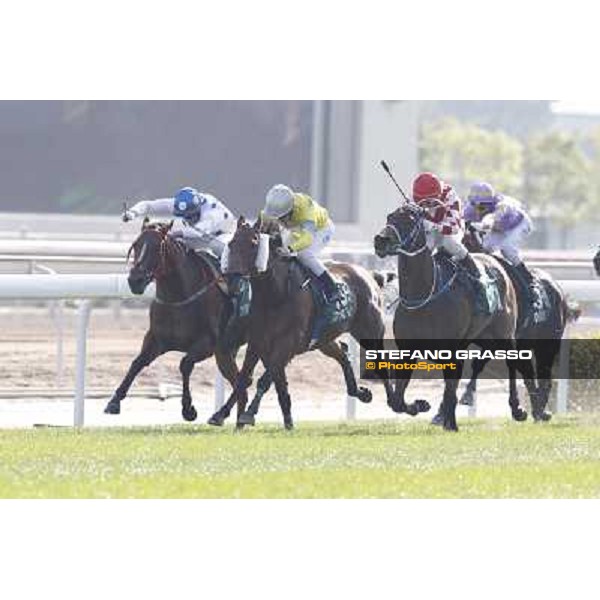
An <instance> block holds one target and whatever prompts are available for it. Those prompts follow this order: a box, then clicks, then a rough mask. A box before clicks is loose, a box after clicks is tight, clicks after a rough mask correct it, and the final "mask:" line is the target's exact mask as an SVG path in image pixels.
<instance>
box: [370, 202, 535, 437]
mask: <svg viewBox="0 0 600 600" xmlns="http://www.w3.org/2000/svg"><path fill="white" fill-rule="evenodd" d="M425 215H426V212H425V208H422V207H419V206H416V205H415V204H413V203H410V202H405V203H403V204H402V205H401V206H400V208H398V209H397V210H395V211H394V212H392V213H390V214H389V215H388V216H387V224H386V226H385V227H384V228H383V229H382V230H381V231H380V232H379V234H377V235H376V236H375V239H374V247H375V253H376V254H377V256H379V257H385V256H392V255H396V256H398V279H399V292H400V295H399V302H398V304H397V307H396V313H395V316H394V337H395V338H396V344H397V345H398V346H399V347H400V348H401V347H402V343H403V342H402V340H435V339H438V340H445V341H447V344H450V345H452V346H453V347H452V348H448V349H449V350H458V349H464V348H466V347H467V346H468V345H469V344H470V343H472V342H473V343H476V344H478V345H479V346H480V347H482V348H484V349H505V350H511V349H515V346H516V343H515V329H516V320H517V299H516V296H515V291H514V288H513V285H512V283H511V281H510V279H509V278H508V276H507V274H506V272H505V270H504V269H503V268H502V266H501V265H500V264H499V263H498V261H497V260H496V259H495V258H493V257H491V256H487V255H482V254H478V255H475V256H474V257H473V258H474V260H475V262H476V264H478V266H479V268H480V270H481V269H483V270H484V271H485V272H486V273H487V277H488V278H490V277H491V278H492V279H493V282H492V283H494V284H495V286H496V288H497V289H496V291H497V297H496V298H497V306H496V308H495V310H492V311H490V313H491V314H486V313H485V312H483V311H481V310H479V311H478V310H477V309H476V299H475V297H474V294H473V288H472V286H473V282H471V281H470V277H469V275H468V274H467V273H465V272H463V273H461V269H460V268H459V267H458V266H457V265H456V264H455V263H454V262H453V261H451V260H450V258H449V257H447V256H446V255H445V253H443V252H438V253H437V254H436V255H435V256H434V254H433V253H432V251H431V249H430V248H429V247H428V244H427V239H426V234H425V227H424V220H425ZM475 283H476V285H481V282H475ZM453 362H455V363H456V370H455V371H451V370H448V369H444V370H443V374H444V380H445V390H444V396H443V401H442V404H441V406H440V411H441V416H442V422H443V426H444V429H446V430H450V431H457V430H458V427H457V424H456V403H457V395H456V390H457V388H458V384H459V382H460V378H461V375H462V370H463V363H464V361H462V360H455V361H453ZM519 362H527V361H519ZM508 366H509V371H510V372H511V373H512V374H513V376H514V370H515V369H516V368H517V362H516V361H510V362H509V363H508ZM520 368H521V369H522V370H523V371H524V372H525V373H526V375H527V377H526V379H525V381H526V385H528V390H529V391H530V393H531V394H532V395H534V394H535V393H536V389H535V384H534V382H533V379H532V368H531V365H529V366H527V365H526V364H523V365H522V366H520ZM398 373H399V377H398V378H397V380H396V386H395V390H394V399H393V402H392V405H391V406H392V409H393V410H394V411H396V412H405V411H406V402H405V398H404V396H405V392H406V388H407V387H408V384H409V382H410V379H411V375H412V371H411V370H404V371H399V372H398ZM509 404H510V408H511V413H512V417H513V418H514V419H515V420H516V421H523V420H525V419H526V418H527V413H526V412H525V411H524V410H523V409H522V408H521V407H520V405H519V399H518V396H516V394H511V396H510V399H509Z"/></svg>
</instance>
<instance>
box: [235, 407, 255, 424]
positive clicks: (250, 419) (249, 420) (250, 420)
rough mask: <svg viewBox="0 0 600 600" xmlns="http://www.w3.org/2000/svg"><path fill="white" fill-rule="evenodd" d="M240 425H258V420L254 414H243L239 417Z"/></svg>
mask: <svg viewBox="0 0 600 600" xmlns="http://www.w3.org/2000/svg"><path fill="white" fill-rule="evenodd" d="M237 422H238V425H252V426H254V425H256V419H255V418H254V415H253V414H252V413H249V412H247V411H246V412H243V413H242V414H241V415H240V416H239V417H238V420H237Z"/></svg>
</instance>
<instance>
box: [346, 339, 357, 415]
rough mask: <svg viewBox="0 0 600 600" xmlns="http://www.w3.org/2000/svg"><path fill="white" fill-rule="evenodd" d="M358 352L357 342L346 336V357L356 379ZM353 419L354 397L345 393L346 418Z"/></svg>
mask: <svg viewBox="0 0 600 600" xmlns="http://www.w3.org/2000/svg"><path fill="white" fill-rule="evenodd" d="M359 352H360V348H359V346H358V342H357V341H356V340H355V339H354V338H353V337H350V336H348V359H349V360H350V365H351V367H352V370H353V371H354V374H355V376H356V379H357V380H358V379H359V377H360V364H359V360H358V358H359ZM354 419H356V398H353V397H352V396H348V395H346V420H348V421H354Z"/></svg>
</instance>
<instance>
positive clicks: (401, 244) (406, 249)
mask: <svg viewBox="0 0 600 600" xmlns="http://www.w3.org/2000/svg"><path fill="white" fill-rule="evenodd" d="M409 210H412V209H409ZM415 212H416V211H415ZM423 219H424V216H423V213H421V212H419V213H417V214H416V218H415V221H414V222H413V226H412V228H411V230H410V231H409V232H408V234H407V235H406V236H405V237H404V239H403V238H402V235H401V234H400V231H398V228H397V227H396V226H395V225H394V224H393V223H388V224H387V225H386V226H385V229H388V230H389V231H391V232H392V233H393V234H394V237H395V238H396V243H395V244H394V245H393V246H392V248H391V249H390V254H402V255H403V256H417V255H418V254H421V252H423V251H424V250H425V249H426V248H427V240H426V239H424V241H423V245H421V246H420V247H419V248H417V249H416V250H412V249H411V248H412V245H413V244H414V243H415V240H416V239H417V237H418V235H419V233H420V232H421V230H422V229H423Z"/></svg>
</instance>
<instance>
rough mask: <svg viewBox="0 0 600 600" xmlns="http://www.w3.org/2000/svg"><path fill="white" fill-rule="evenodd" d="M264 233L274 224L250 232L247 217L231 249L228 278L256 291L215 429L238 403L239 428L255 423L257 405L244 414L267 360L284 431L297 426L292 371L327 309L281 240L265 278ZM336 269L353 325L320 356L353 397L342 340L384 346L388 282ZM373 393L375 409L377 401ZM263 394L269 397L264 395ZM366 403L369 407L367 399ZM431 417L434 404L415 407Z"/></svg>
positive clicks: (344, 325)
mask: <svg viewBox="0 0 600 600" xmlns="http://www.w3.org/2000/svg"><path fill="white" fill-rule="evenodd" d="M263 227H264V231H266V230H267V229H269V227H271V226H270V225H267V224H266V223H265V225H264V226H263V225H262V224H261V222H260V221H257V222H256V223H255V224H254V225H250V224H249V223H247V222H246V221H245V219H244V218H243V217H240V219H239V221H238V227H237V230H236V232H235V234H234V237H233V239H232V240H231V242H230V243H229V250H228V253H229V255H228V266H227V268H226V277H238V278H239V277H243V278H246V279H248V280H249V281H250V282H251V286H252V302H251V308H250V314H249V316H248V348H247V350H246V357H245V360H244V364H243V366H242V369H241V372H240V378H239V382H238V385H237V387H236V388H235V390H234V393H233V394H232V395H231V397H230V398H229V400H228V401H227V403H226V404H225V405H224V406H223V407H222V408H221V409H220V410H219V411H217V412H216V413H215V414H214V415H213V417H212V418H211V420H210V421H209V422H210V423H212V424H216V425H220V424H222V423H223V421H224V419H225V418H227V416H228V415H229V413H230V411H231V409H232V407H233V405H234V404H235V403H236V402H237V403H238V415H240V414H241V417H240V420H239V421H238V423H239V424H242V425H243V424H246V423H253V421H254V411H255V409H257V402H256V401H255V402H253V403H252V407H251V409H250V411H249V413H246V414H245V413H243V410H244V408H245V407H246V404H247V400H248V397H247V388H248V385H249V377H250V375H251V374H252V371H253V370H254V367H255V366H256V364H257V363H258V361H259V360H261V361H262V362H263V364H264V366H265V368H266V369H267V371H268V373H269V374H270V376H271V378H272V380H273V382H274V383H275V388H276V390H277V397H278V400H279V405H280V407H281V411H282V413H283V421H284V425H285V427H286V428H287V429H291V428H292V427H293V419H292V413H291V398H290V394H289V391H288V382H287V378H286V367H287V365H288V364H289V363H290V361H291V360H292V359H293V358H294V357H295V356H297V355H298V354H302V353H304V352H306V351H307V350H308V345H309V342H310V337H311V330H312V323H313V320H314V318H315V315H316V311H317V310H319V307H318V302H315V299H314V296H313V293H312V291H311V290H310V289H309V286H308V285H307V280H308V275H307V273H306V272H305V271H304V270H303V268H302V267H301V266H300V265H299V263H298V262H297V261H296V260H295V259H294V258H293V257H290V256H287V255H286V253H285V252H284V251H283V250H282V247H281V238H280V236H279V235H278V234H275V235H272V236H271V237H270V238H269V242H268V248H269V256H268V260H267V261H266V268H265V269H264V270H263V271H262V272H258V271H257V268H256V265H257V256H258V255H259V246H260V239H261V234H262V233H263ZM269 233H273V231H272V230H271V231H269ZM263 235H264V234H263ZM329 269H330V271H331V274H332V276H333V277H334V278H335V279H336V280H337V281H338V282H340V281H341V282H344V284H345V286H346V288H345V289H346V291H347V293H348V294H349V295H350V303H351V305H352V307H353V309H352V310H351V311H350V312H349V313H348V315H347V318H344V319H343V320H340V321H339V322H336V324H335V325H333V326H331V327H329V328H328V329H327V330H326V331H325V333H324V335H323V337H322V339H321V340H320V341H319V343H318V345H317V348H318V349H319V350H320V351H321V352H323V353H324V354H326V355H327V356H330V357H332V358H334V359H335V360H336V361H337V362H339V363H340V365H341V366H342V369H343V372H344V375H345V377H346V385H347V386H348V389H349V390H351V389H352V388H354V390H356V382H355V379H354V373H353V370H352V366H351V364H350V362H349V360H348V357H347V355H346V352H345V351H344V348H343V347H342V345H341V344H340V343H338V342H337V341H336V338H337V337H339V336H340V335H341V334H342V333H345V332H349V333H350V334H351V335H352V336H353V337H354V339H356V340H357V341H359V342H360V340H361V339H376V340H379V339H382V338H383V336H384V331H385V325H384V322H383V313H382V304H383V300H382V294H381V290H380V284H381V283H382V282H380V283H379V284H378V283H377V281H376V280H375V278H374V277H373V276H372V275H371V274H370V273H368V272H367V271H366V270H365V269H363V268H362V267H359V266H355V265H349V264H344V263H337V262H334V263H330V264H329ZM383 383H384V385H385V388H386V392H387V394H388V398H389V399H391V393H392V386H391V384H390V383H389V381H387V380H384V381H383ZM363 389H364V388H363ZM366 391H367V392H368V401H370V399H371V394H370V392H369V391H368V390H366ZM260 393H262V390H259V394H260ZM353 395H356V393H354V394H353ZM358 398H359V400H362V401H363V402H364V401H366V400H365V398H363V397H362V395H361V394H359V395H358ZM428 409H429V405H427V404H426V403H425V404H423V403H419V405H415V406H410V407H409V411H412V413H413V414H417V412H419V410H428Z"/></svg>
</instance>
